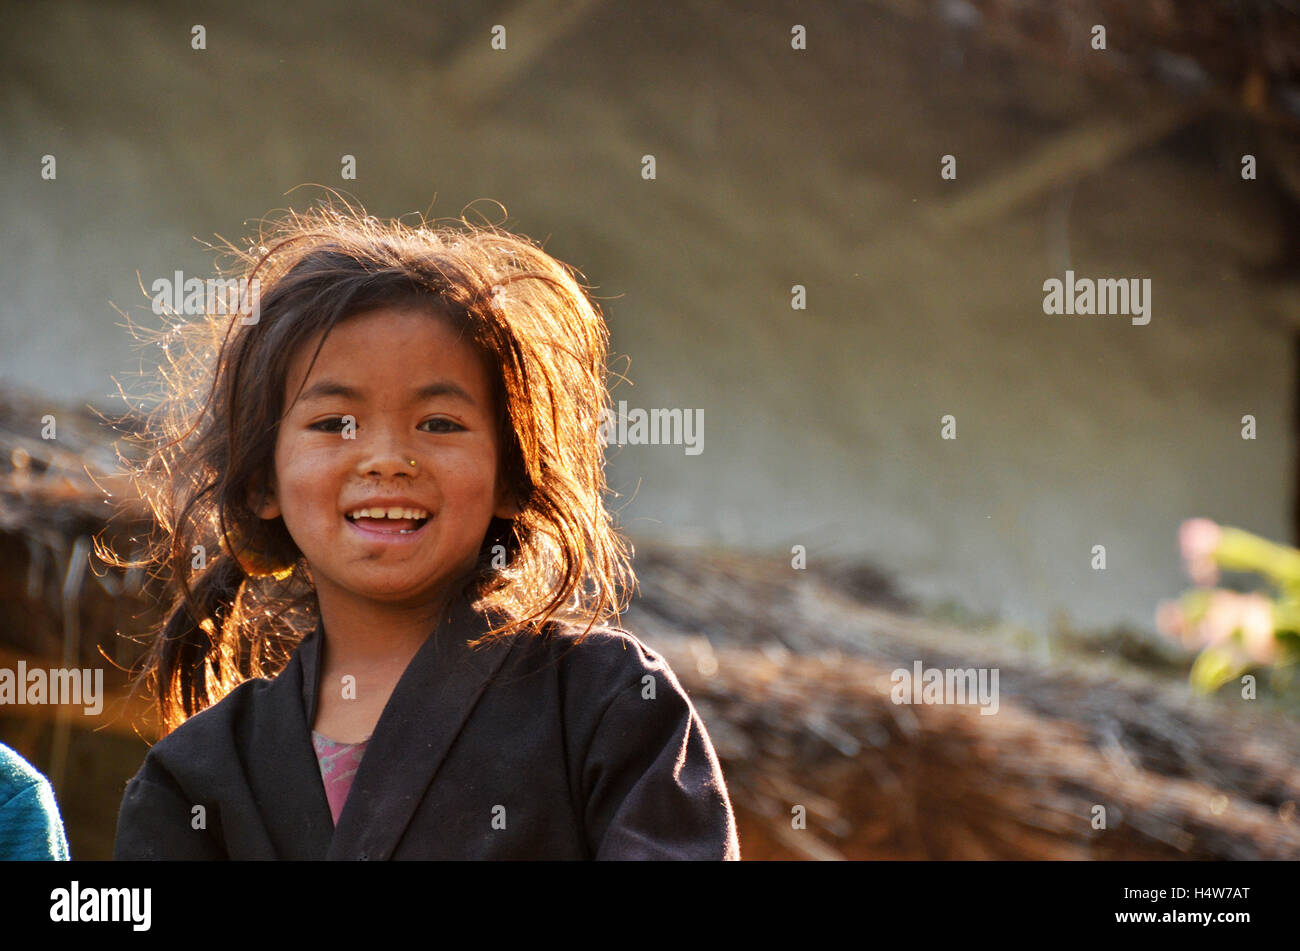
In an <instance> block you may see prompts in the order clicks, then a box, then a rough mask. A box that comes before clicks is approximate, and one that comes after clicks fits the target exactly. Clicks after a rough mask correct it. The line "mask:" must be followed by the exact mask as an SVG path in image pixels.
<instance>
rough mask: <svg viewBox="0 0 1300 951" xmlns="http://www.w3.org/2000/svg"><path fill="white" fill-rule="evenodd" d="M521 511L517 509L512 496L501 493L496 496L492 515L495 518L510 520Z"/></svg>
mask: <svg viewBox="0 0 1300 951" xmlns="http://www.w3.org/2000/svg"><path fill="white" fill-rule="evenodd" d="M521 511H522V509H521V508H520V507H519V503H517V502H516V501H515V500H514V497H513V496H512V495H510V494H509V493H502V494H498V495H497V507H496V511H494V512H493V513H492V514H493V515H495V516H496V517H497V518H504V519H511V518H514V517H515V516H516V515H518V514H519V513H520V512H521Z"/></svg>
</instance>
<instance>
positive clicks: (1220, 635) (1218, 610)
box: [1195, 591, 1241, 647]
mask: <svg viewBox="0 0 1300 951" xmlns="http://www.w3.org/2000/svg"><path fill="white" fill-rule="evenodd" d="M1239 597H1240V595H1238V594H1237V593H1236V592H1235V591H1215V592H1214V593H1213V594H1211V595H1210V604H1209V607H1207V608H1206V609H1205V617H1203V618H1201V623H1200V624H1198V625H1197V635H1198V636H1197V637H1196V638H1195V640H1196V641H1197V642H1198V643H1197V645H1196V646H1198V647H1199V646H1202V645H1205V646H1209V645H1211V644H1219V643H1222V642H1223V641H1226V640H1227V639H1228V638H1230V637H1232V632H1233V631H1235V630H1236V629H1237V627H1238V626H1239V625H1240V623H1241V605H1240V602H1239V600H1238V599H1239Z"/></svg>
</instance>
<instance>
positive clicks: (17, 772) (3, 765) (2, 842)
mask: <svg viewBox="0 0 1300 951" xmlns="http://www.w3.org/2000/svg"><path fill="white" fill-rule="evenodd" d="M33 859H35V860H40V859H44V860H47V861H67V860H68V839H67V836H65V835H64V832H63V820H62V819H61V818H60V817H59V807H58V805H57V804H56V803H55V801H54V790H53V789H52V788H51V787H50V783H49V780H47V779H46V778H45V777H44V776H42V775H41V774H40V773H38V772H37V771H36V769H35V768H34V767H33V766H32V765H31V763H29V762H27V760H25V759H23V758H22V757H21V756H19V755H18V754H17V753H15V752H14V751H13V750H11V749H10V748H9V747H7V746H5V745H4V744H3V743H0V861H15V860H17V861H30V860H33Z"/></svg>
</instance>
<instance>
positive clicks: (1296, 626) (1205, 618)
mask: <svg viewBox="0 0 1300 951" xmlns="http://www.w3.org/2000/svg"><path fill="white" fill-rule="evenodd" d="M1178 541H1179V547H1180V548H1181V549H1182V555H1183V560H1184V562H1185V563H1186V565H1187V573H1188V574H1189V575H1190V576H1191V579H1192V581H1193V582H1194V583H1195V584H1196V585H1197V587H1196V588H1194V589H1192V590H1190V591H1187V592H1185V593H1184V594H1183V595H1182V597H1180V598H1179V599H1178V600H1177V601H1163V602H1161V604H1160V607H1159V609H1158V610H1157V611H1156V627H1157V628H1158V629H1159V630H1160V632H1161V633H1162V634H1164V635H1165V636H1167V637H1169V638H1171V639H1173V640H1175V641H1177V642H1179V643H1180V644H1182V645H1183V646H1184V647H1185V648H1187V649H1188V650H1193V651H1198V653H1197V656H1196V660H1195V661H1194V662H1193V664H1192V670H1191V675H1190V680H1191V683H1192V686H1193V687H1194V688H1196V689H1197V690H1200V691H1203V692H1205V693H1213V692H1214V691H1216V690H1218V689H1219V688H1220V687H1222V686H1223V685H1224V684H1226V683H1229V682H1230V681H1233V680H1236V679H1237V678H1239V677H1241V676H1242V674H1244V673H1246V672H1247V671H1250V670H1253V669H1256V668H1269V669H1270V670H1271V672H1272V680H1273V682H1274V683H1275V684H1276V685H1279V686H1284V687H1286V686H1291V685H1293V684H1294V683H1295V681H1296V677H1295V674H1296V666H1297V661H1300V550H1296V549H1294V548H1290V547H1288V546H1286V545H1279V544H1277V543H1276V542H1271V541H1269V540H1268V539H1266V538H1261V537H1259V536H1258V535H1252V534H1251V533H1250V532H1246V531H1242V530H1241V529H1239V528H1230V527H1228V526H1224V525H1219V524H1217V523H1215V522H1213V521H1211V520H1210V519H1207V518H1194V519H1189V520H1187V521H1185V522H1183V524H1182V527H1181V529H1180V530H1179V533H1178ZM1221 570H1223V571H1233V572H1253V573H1255V574H1259V575H1262V576H1263V578H1264V579H1265V581H1266V582H1267V589H1266V590H1262V591H1254V592H1251V593H1249V594H1240V593H1238V592H1236V591H1228V590H1226V589H1223V588H1218V587H1216V585H1217V584H1218V582H1219V572H1220V571H1221Z"/></svg>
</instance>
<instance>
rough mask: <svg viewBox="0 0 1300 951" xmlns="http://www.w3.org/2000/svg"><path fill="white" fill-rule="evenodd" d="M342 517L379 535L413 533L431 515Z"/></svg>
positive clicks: (421, 526) (423, 524)
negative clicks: (418, 516) (419, 516)
mask: <svg viewBox="0 0 1300 951" xmlns="http://www.w3.org/2000/svg"><path fill="white" fill-rule="evenodd" d="M343 517H344V518H345V519H347V521H349V522H351V523H352V524H353V525H355V526H357V527H358V528H360V529H364V530H365V531H367V532H374V533H376V534H380V535H413V534H415V533H416V532H418V531H419V530H420V529H422V528H423V527H424V526H425V525H426V524H427V523H428V521H429V519H430V517H431V516H428V515H426V516H424V517H423V518H371V517H369V516H363V517H361V518H353V517H352V516H351V515H345V516H343Z"/></svg>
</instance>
